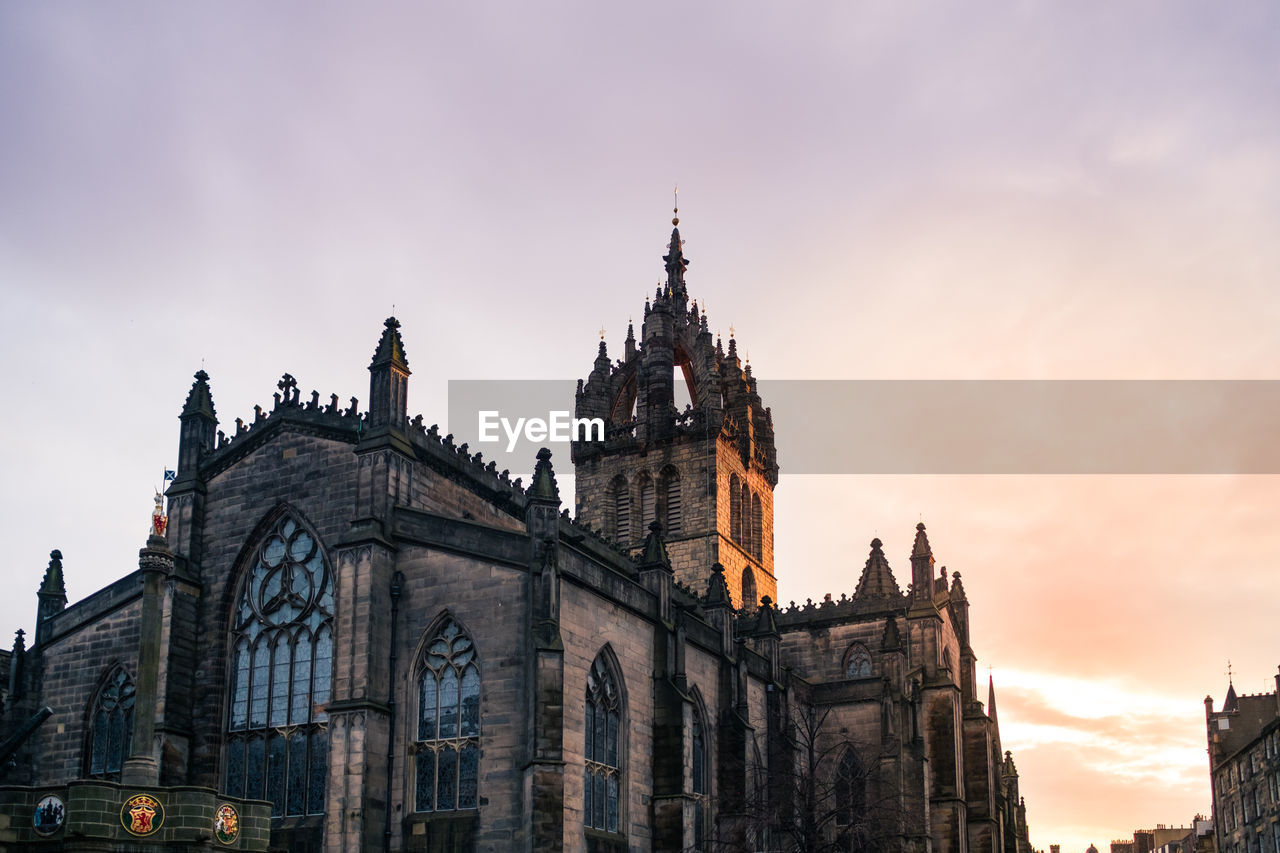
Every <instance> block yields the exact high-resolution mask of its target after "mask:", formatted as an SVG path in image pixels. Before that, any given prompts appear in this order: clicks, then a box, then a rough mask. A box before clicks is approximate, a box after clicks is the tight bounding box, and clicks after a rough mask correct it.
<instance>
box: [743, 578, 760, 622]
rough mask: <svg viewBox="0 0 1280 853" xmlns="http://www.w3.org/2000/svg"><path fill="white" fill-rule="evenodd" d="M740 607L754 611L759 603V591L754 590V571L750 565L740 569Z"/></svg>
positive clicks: (750, 611)
mask: <svg viewBox="0 0 1280 853" xmlns="http://www.w3.org/2000/svg"><path fill="white" fill-rule="evenodd" d="M741 589H742V609H743V610H745V611H747V612H748V613H752V612H754V611H755V609H756V607H757V606H758V605H759V604H760V598H759V592H758V591H757V590H756V573H755V571H754V570H752V568H751V567H750V566H746V567H744V568H743V570H742V586H741Z"/></svg>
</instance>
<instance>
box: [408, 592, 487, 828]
mask: <svg viewBox="0 0 1280 853" xmlns="http://www.w3.org/2000/svg"><path fill="white" fill-rule="evenodd" d="M421 667H422V670H421V673H420V674H419V676H418V738H417V741H416V742H415V743H414V747H413V748H414V751H415V753H416V756H415V760H416V762H417V774H416V776H417V786H416V794H415V796H414V809H415V810H416V811H420V812H447V811H460V810H468V809H474V808H476V807H477V805H478V803H479V800H478V798H477V790H478V787H479V785H478V782H479V778H480V773H479V768H480V669H479V667H477V666H476V649H475V645H474V644H473V643H472V642H471V638H470V637H468V636H467V635H466V633H465V632H464V631H463V630H462V629H461V628H459V627H458V623H457V622H455V621H454V620H453V618H452V617H447V618H445V620H444V621H443V622H442V623H441V625H440V628H439V630H437V631H436V632H435V635H434V636H433V637H432V638H431V642H429V643H427V648H426V651H425V652H424V654H423V660H422V663H421Z"/></svg>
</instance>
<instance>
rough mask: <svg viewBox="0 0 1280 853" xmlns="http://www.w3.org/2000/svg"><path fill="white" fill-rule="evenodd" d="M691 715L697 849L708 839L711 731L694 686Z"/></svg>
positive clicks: (691, 783) (691, 786)
mask: <svg viewBox="0 0 1280 853" xmlns="http://www.w3.org/2000/svg"><path fill="white" fill-rule="evenodd" d="M689 696H690V698H691V699H692V700H693V701H692V702H691V704H692V706H693V708H692V714H691V715H690V716H691V719H690V721H689V764H690V767H689V793H690V794H691V795H692V796H693V799H694V803H693V843H694V845H695V847H696V848H697V849H699V850H700V849H702V845H703V844H705V843H706V840H707V825H708V823H709V815H708V810H709V808H710V803H711V768H712V766H713V764H712V755H711V728H710V726H709V725H708V724H707V723H708V717H707V706H706V703H704V702H703V701H702V692H701V691H700V690H698V688H697V687H696V686H695V687H694V688H693V689H691V690H690V691H689Z"/></svg>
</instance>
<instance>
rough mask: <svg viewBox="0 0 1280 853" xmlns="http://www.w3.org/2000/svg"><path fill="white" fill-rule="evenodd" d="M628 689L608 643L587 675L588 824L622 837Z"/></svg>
mask: <svg viewBox="0 0 1280 853" xmlns="http://www.w3.org/2000/svg"><path fill="white" fill-rule="evenodd" d="M626 708H627V703H626V687H625V684H624V683H623V680H622V671H621V669H620V668H619V666H618V659H617V656H616V655H615V654H614V652H613V649H612V647H611V646H609V645H608V644H607V643H606V644H605V646H604V647H603V648H601V649H600V651H599V653H598V654H597V655H596V657H595V660H594V661H592V663H591V668H590V669H589V670H588V672H587V687H586V697H585V709H586V719H585V723H584V736H585V737H584V750H583V755H584V768H583V808H582V815H583V824H584V825H585V826H586V827H588V828H590V829H597V830H602V831H604V832H612V833H620V832H621V831H622V829H621V828H622V827H623V826H625V818H624V816H623V813H622V811H623V807H624V804H625V802H626V800H625V789H626V784H625V783H626V757H627V750H626V745H625V743H624V740H625V737H626V718H627V717H626Z"/></svg>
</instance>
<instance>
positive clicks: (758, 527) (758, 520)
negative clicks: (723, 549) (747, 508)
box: [751, 495, 764, 560]
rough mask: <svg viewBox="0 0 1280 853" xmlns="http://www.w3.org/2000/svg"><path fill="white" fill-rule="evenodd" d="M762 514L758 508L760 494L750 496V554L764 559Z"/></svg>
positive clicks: (758, 558)
mask: <svg viewBox="0 0 1280 853" xmlns="http://www.w3.org/2000/svg"><path fill="white" fill-rule="evenodd" d="M763 528H764V514H763V513H762V512H761V510H760V496H759V495H752V496H751V555H752V556H753V557H755V558H756V559H757V560H763V559H764V529H763Z"/></svg>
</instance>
